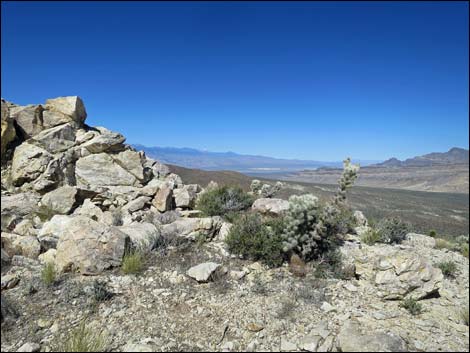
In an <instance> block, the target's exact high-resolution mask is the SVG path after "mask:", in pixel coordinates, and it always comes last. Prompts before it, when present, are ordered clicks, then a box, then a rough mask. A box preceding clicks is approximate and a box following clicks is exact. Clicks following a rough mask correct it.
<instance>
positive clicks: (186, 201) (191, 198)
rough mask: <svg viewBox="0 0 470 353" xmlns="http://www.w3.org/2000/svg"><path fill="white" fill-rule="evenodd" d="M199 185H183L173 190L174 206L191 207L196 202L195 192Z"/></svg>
mask: <svg viewBox="0 0 470 353" xmlns="http://www.w3.org/2000/svg"><path fill="white" fill-rule="evenodd" d="M200 191H201V187H200V186H199V185H197V184H189V185H184V186H183V187H182V188H177V189H174V190H173V197H174V199H175V206H176V207H181V208H193V207H194V204H195V202H196V196H197V193H198V192H200Z"/></svg>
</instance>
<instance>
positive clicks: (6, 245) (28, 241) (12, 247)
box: [1, 232, 41, 259]
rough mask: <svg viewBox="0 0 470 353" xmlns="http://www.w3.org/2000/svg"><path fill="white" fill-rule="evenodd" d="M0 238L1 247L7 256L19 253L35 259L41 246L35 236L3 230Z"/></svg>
mask: <svg viewBox="0 0 470 353" xmlns="http://www.w3.org/2000/svg"><path fill="white" fill-rule="evenodd" d="M1 239H2V247H3V249H5V251H6V252H7V254H8V255H9V257H13V256H14V255H21V256H25V257H28V258H30V259H36V258H37V257H38V256H39V254H40V251H41V246H40V244H39V241H38V240H37V238H36V237H33V236H29V235H27V236H21V235H18V234H13V233H6V232H3V233H2V234H1Z"/></svg>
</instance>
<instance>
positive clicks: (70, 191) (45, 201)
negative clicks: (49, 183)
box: [41, 186, 78, 214]
mask: <svg viewBox="0 0 470 353" xmlns="http://www.w3.org/2000/svg"><path fill="white" fill-rule="evenodd" d="M77 194H78V189H77V188H76V187H74V186H62V187H59V188H57V189H55V190H53V191H51V192H48V193H47V194H45V195H44V196H43V197H42V199H41V204H42V206H44V207H46V208H47V209H48V210H49V211H50V212H51V213H52V214H68V213H70V212H71V211H72V209H73V208H74V206H76V203H77Z"/></svg>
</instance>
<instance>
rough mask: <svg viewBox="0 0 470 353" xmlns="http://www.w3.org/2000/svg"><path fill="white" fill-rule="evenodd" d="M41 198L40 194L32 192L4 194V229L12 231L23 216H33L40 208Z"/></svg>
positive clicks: (2, 205)
mask: <svg viewBox="0 0 470 353" xmlns="http://www.w3.org/2000/svg"><path fill="white" fill-rule="evenodd" d="M39 200H40V196H39V195H37V194H34V193H30V192H24V193H19V194H13V195H2V196H1V206H0V207H1V213H2V218H1V219H2V221H1V229H2V231H7V232H8V231H12V230H13V229H14V228H15V226H16V225H17V224H18V223H19V222H20V221H21V220H22V219H23V218H25V217H29V216H31V215H32V214H33V213H34V212H35V211H36V210H37V209H38V202H39Z"/></svg>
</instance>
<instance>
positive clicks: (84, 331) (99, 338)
mask: <svg viewBox="0 0 470 353" xmlns="http://www.w3.org/2000/svg"><path fill="white" fill-rule="evenodd" d="M106 346H107V340H106V337H105V336H104V335H103V334H102V332H101V331H100V330H95V329H92V328H90V327H87V325H86V323H85V321H82V322H81V323H80V326H79V327H77V328H76V329H74V330H73V331H72V332H71V333H70V335H69V337H68V338H67V340H66V341H65V342H64V343H63V344H62V345H61V347H60V348H59V349H58V350H57V351H58V352H105V351H106Z"/></svg>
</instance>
